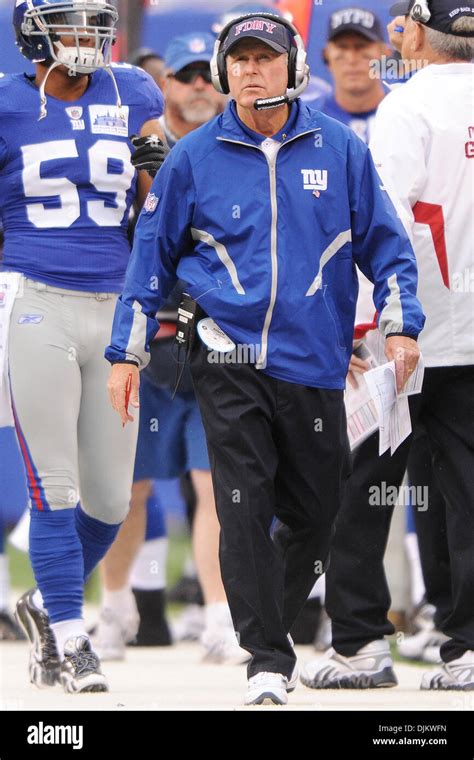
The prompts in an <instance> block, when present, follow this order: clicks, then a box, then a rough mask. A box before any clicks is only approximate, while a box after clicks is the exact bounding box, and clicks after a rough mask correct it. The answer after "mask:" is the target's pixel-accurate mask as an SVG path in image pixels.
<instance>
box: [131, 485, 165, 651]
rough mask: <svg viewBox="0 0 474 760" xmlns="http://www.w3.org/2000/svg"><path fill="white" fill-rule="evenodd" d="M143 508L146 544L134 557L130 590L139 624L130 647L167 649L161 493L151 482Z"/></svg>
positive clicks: (163, 511) (163, 520)
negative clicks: (144, 512)
mask: <svg viewBox="0 0 474 760" xmlns="http://www.w3.org/2000/svg"><path fill="white" fill-rule="evenodd" d="M145 508H146V532H145V541H144V543H143V544H142V546H141V547H140V549H139V551H138V553H137V556H136V557H135V560H134V563H133V565H132V569H131V573H130V586H131V588H132V592H133V595H134V597H135V601H136V605H137V609H138V613H139V616H140V624H139V627H138V631H137V635H136V637H135V639H134V640H133V641H132V642H130V643H131V644H133V645H136V646H169V645H170V644H171V643H172V640H171V633H170V630H169V626H168V621H167V620H166V592H165V589H166V561H167V556H168V537H167V533H166V519H165V517H166V516H165V509H164V505H163V502H162V500H161V499H160V493H159V491H158V492H157V490H156V483H154V482H153V481H152V488H151V492H150V495H149V496H148V499H147V502H146V507H145Z"/></svg>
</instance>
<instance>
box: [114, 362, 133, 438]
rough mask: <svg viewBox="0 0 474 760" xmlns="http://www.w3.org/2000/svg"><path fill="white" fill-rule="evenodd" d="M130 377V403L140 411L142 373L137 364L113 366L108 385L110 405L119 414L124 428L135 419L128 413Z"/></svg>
mask: <svg viewBox="0 0 474 760" xmlns="http://www.w3.org/2000/svg"><path fill="white" fill-rule="evenodd" d="M129 376H131V385H130V403H131V405H132V406H133V407H134V408H135V409H138V407H139V405H140V403H139V399H138V389H139V387H140V372H139V371H138V367H137V366H136V365H135V364H113V365H112V368H111V370H110V375H109V382H108V383H107V390H108V391H109V398H110V403H111V404H112V407H113V408H114V409H115V411H116V412H118V413H119V415H120V419H121V420H122V425H123V426H124V427H125V425H126V424H127V422H133V421H134V419H135V418H134V417H132V415H131V414H129V413H128V411H127V408H126V403H125V398H126V392H127V383H128V382H129Z"/></svg>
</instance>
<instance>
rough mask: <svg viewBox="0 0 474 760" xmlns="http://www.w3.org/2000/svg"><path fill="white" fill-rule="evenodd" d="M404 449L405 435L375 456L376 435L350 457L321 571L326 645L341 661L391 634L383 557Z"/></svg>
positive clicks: (406, 450) (403, 466) (407, 445)
mask: <svg viewBox="0 0 474 760" xmlns="http://www.w3.org/2000/svg"><path fill="white" fill-rule="evenodd" d="M413 406H414V405H413V404H412V420H413V418H414V409H413ZM410 445H411V436H410V438H408V439H407V440H405V441H404V442H403V443H402V444H401V446H400V447H399V448H398V449H397V450H396V451H395V453H394V454H393V456H391V455H390V452H386V453H385V454H383V455H382V456H380V457H379V454H378V432H377V433H374V434H373V435H372V436H371V437H370V438H368V439H367V440H366V441H364V442H363V443H362V444H361V445H360V446H359V447H358V449H357V450H356V452H355V455H354V459H353V472H352V475H351V476H350V478H349V480H348V483H347V488H346V491H345V494H344V498H343V501H342V506H341V510H340V512H339V515H338V517H337V521H336V533H335V536H334V541H333V544H332V547H331V559H330V564H329V569H328V571H327V573H326V609H327V611H328V614H329V616H330V618H331V620H332V634H333V641H332V643H333V647H334V649H335V650H336V651H337V652H338V653H339V654H341V655H343V656H345V657H351V656H352V655H355V654H356V652H357V651H358V650H359V649H360V648H362V647H364V646H365V645H366V644H368V643H369V642H371V641H377V640H380V639H383V638H384V636H389V635H391V634H392V633H394V628H393V626H392V624H391V623H390V622H389V621H388V619H387V613H388V611H389V609H390V593H389V590H388V586H387V581H386V577H385V570H384V565H383V559H384V554H385V548H386V545H387V540H388V534H389V530H390V521H391V517H392V512H393V509H394V506H395V503H396V498H397V495H398V490H397V489H398V488H399V486H400V484H401V482H402V480H403V476H404V474H405V469H406V462H407V458H408V454H409V450H410Z"/></svg>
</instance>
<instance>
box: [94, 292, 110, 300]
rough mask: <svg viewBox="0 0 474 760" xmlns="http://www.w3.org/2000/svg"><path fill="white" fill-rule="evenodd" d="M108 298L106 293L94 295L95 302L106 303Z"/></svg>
mask: <svg viewBox="0 0 474 760" xmlns="http://www.w3.org/2000/svg"><path fill="white" fill-rule="evenodd" d="M108 297H109V294H108V293H96V294H95V300H96V301H107V300H108Z"/></svg>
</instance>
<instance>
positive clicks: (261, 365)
mask: <svg viewBox="0 0 474 760" xmlns="http://www.w3.org/2000/svg"><path fill="white" fill-rule="evenodd" d="M319 129H320V127H316V128H314V129H309V130H308V131H307V132H301V133H300V134H299V135H295V136H294V137H292V138H291V139H290V140H288V141H287V142H284V143H281V144H280V145H279V146H278V149H277V150H276V151H275V154H274V155H273V157H272V158H271V159H270V158H269V157H268V156H267V155H266V153H265V151H263V150H262V148H260V147H259V146H258V145H251V144H250V143H246V142H243V141H242V140H230V139H228V138H227V137H218V138H217V139H218V140H222V141H223V142H231V143H235V144H237V145H245V146H246V147H247V148H256V149H257V150H259V151H260V152H261V153H263V155H264V156H265V159H266V161H267V165H268V172H269V175H270V202H271V209H272V222H271V227H270V258H271V262H272V284H271V290H270V303H269V304H268V309H267V313H266V315H265V321H264V323H263V330H262V340H261V346H260V354H259V357H258V359H257V361H256V363H255V369H265V367H266V364H267V353H268V333H269V332H270V325H271V322H272V317H273V311H274V309H275V303H276V295H277V285H278V257H277V221H278V203H277V193H276V162H277V157H278V153H279V152H280V148H283V146H284V145H288V144H289V143H290V142H293V141H294V140H297V139H298V138H299V137H304V135H309V134H311V133H312V132H317V131H319Z"/></svg>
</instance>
